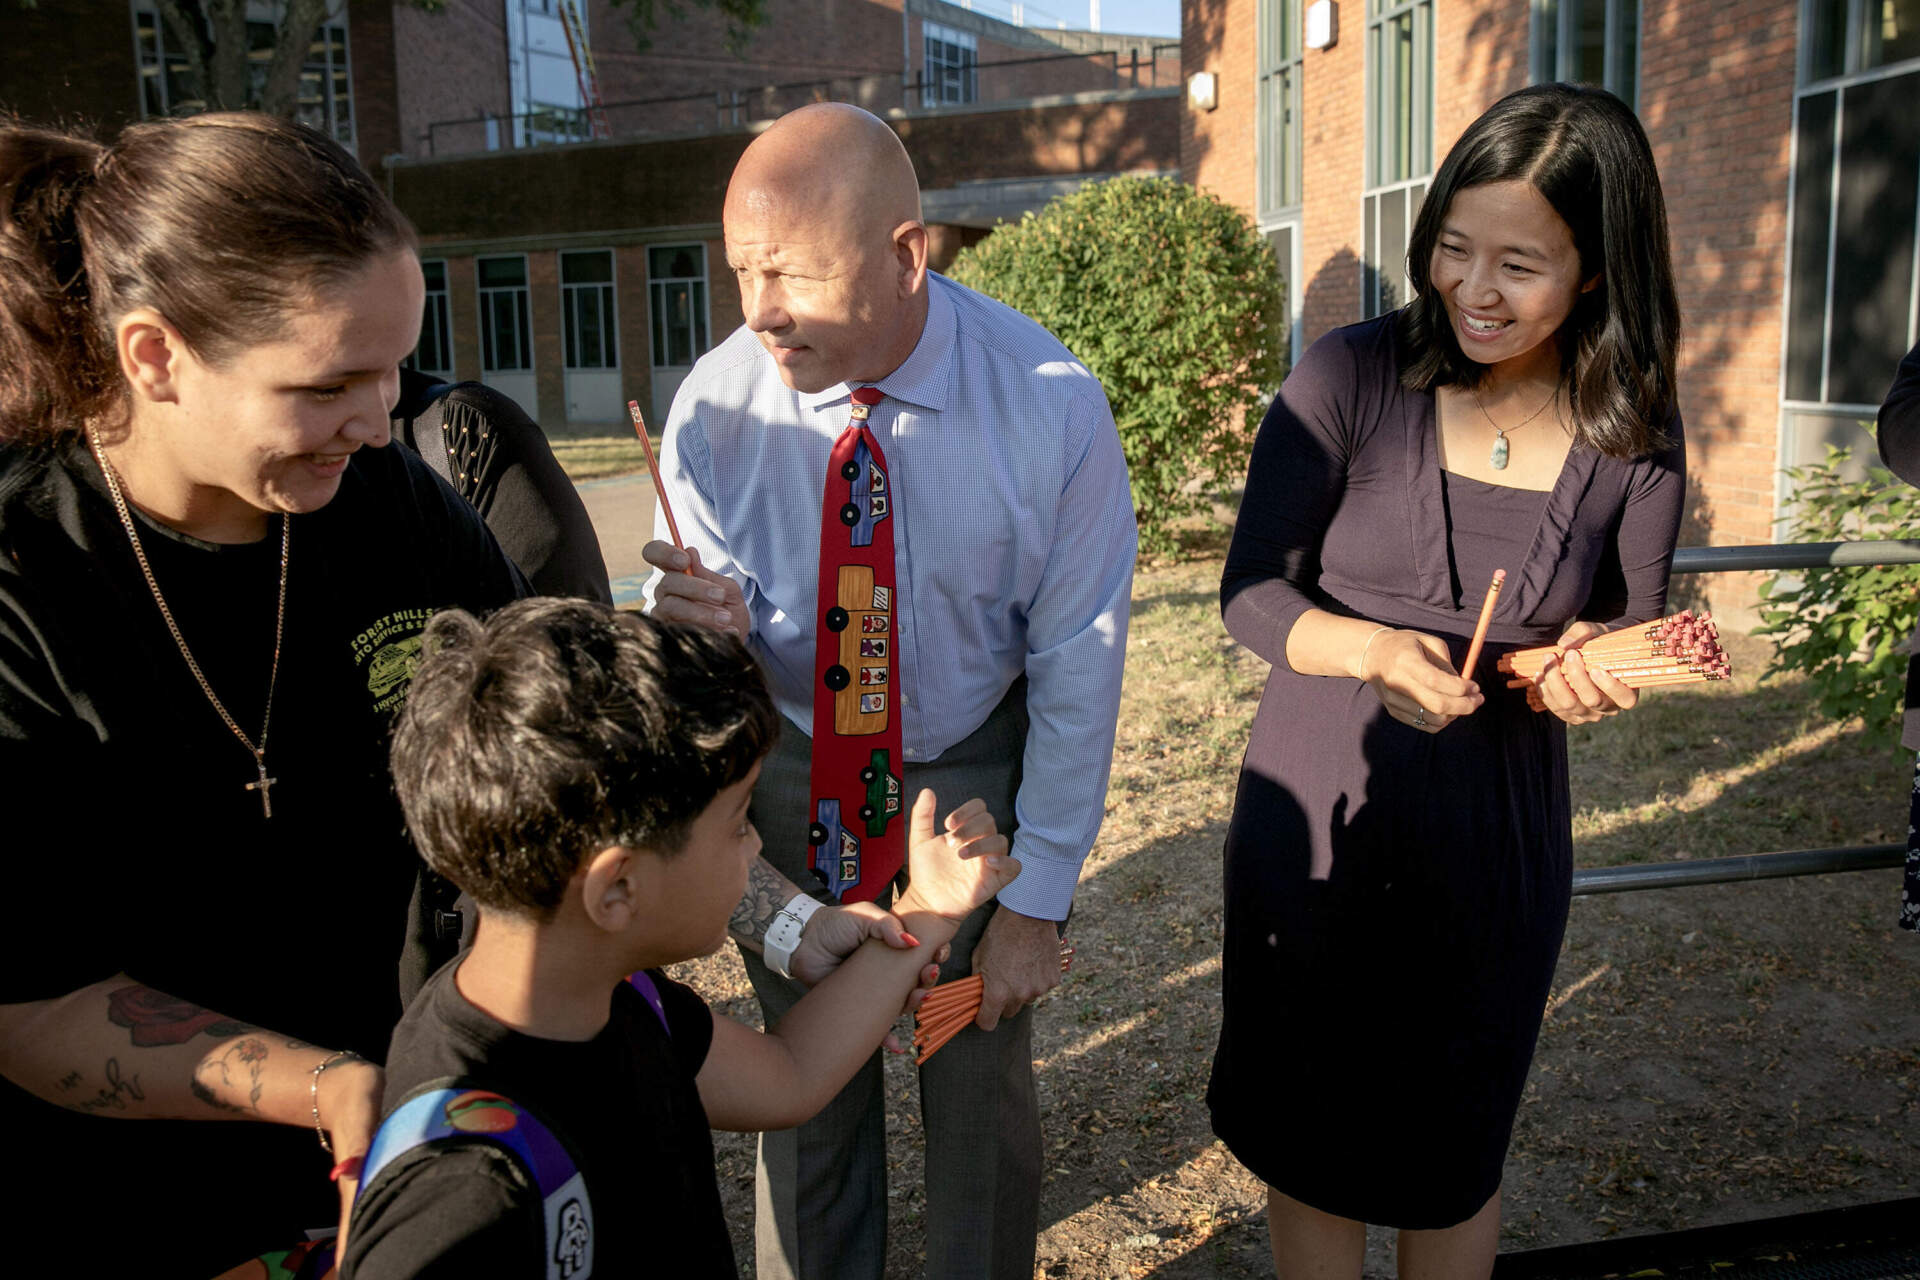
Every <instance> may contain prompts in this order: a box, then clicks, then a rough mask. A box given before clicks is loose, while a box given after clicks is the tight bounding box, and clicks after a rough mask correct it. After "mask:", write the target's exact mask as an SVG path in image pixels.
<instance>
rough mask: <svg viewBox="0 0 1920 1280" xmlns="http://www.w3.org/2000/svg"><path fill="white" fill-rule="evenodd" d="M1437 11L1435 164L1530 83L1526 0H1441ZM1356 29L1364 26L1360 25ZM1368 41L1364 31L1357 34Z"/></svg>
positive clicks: (1528, 23) (1434, 123) (1434, 114)
mask: <svg viewBox="0 0 1920 1280" xmlns="http://www.w3.org/2000/svg"><path fill="white" fill-rule="evenodd" d="M1434 8H1435V13H1434V15H1433V166H1434V168H1436V169H1437V168H1439V167H1440V161H1441V159H1442V158H1443V157H1444V156H1445V155H1446V154H1447V150H1448V148H1450V147H1451V146H1453V144H1454V141H1455V140H1456V139H1458V138H1459V136H1460V135H1461V134H1462V133H1463V132H1465V130H1466V127H1467V126H1468V125H1470V124H1472V123H1473V122H1474V120H1476V119H1477V118H1479V116H1480V113H1481V112H1483V111H1485V110H1486V109H1487V108H1488V107H1490V106H1492V105H1493V104H1494V103H1495V102H1498V101H1499V100H1500V99H1501V98H1503V97H1505V96H1506V95H1507V94H1509V93H1512V92H1513V91H1514V90H1515V89H1518V88H1521V87H1522V86H1524V85H1525V84H1526V83H1527V67H1528V60H1529V48H1530V46H1529V44H1528V41H1529V40H1530V38H1531V33H1532V24H1531V21H1530V20H1529V18H1528V16H1527V9H1528V6H1527V5H1526V3H1525V2H1524V0H1438V3H1437V4H1436V5H1435V6H1434ZM1355 25H1356V27H1358V26H1359V24H1357V23H1356V24H1355ZM1354 35H1355V36H1356V37H1357V38H1362V39H1364V35H1365V32H1364V29H1357V30H1355V32H1354Z"/></svg>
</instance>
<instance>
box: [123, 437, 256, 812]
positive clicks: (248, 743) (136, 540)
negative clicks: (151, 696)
mask: <svg viewBox="0 0 1920 1280" xmlns="http://www.w3.org/2000/svg"><path fill="white" fill-rule="evenodd" d="M87 447H88V448H89V449H91V450H92V451H93V459H94V461H95V462H98V463H99V464H100V474H101V475H103V476H105V477H106V478H107V492H108V493H110V494H112V495H113V509H114V510H115V511H117V512H119V513H120V527H121V528H123V529H125V530H126V531H127V539H128V541H130V542H132V543H133V558H134V559H135V560H138V561H139V562H140V573H141V575H142V576H144V577H145V578H146V580H147V590H149V591H151V592H153V602H154V603H155V604H157V605H159V606H160V616H161V617H162V618H164V619H165V620H166V623H167V630H168V631H169V632H171V633H172V634H173V642H174V643H175V644H177V645H179V646H180V656H181V657H183V658H185V659H186V660H187V670H189V671H191V672H193V678H194V679H195V680H197V681H199V682H200V692H202V693H204V694H206V695H207V701H208V702H211V703H212V704H213V709H214V710H215V711H217V712H219V713H220V719H221V720H222V721H224V722H225V724H226V726H227V728H228V729H230V730H232V731H233V736H234V737H236V738H238V739H240V745H241V746H243V747H245V748H246V749H247V750H248V752H250V753H251V754H252V756H253V767H254V768H255V769H257V770H259V772H260V778H259V780H258V781H257V782H249V783H247V790H249V791H258V792H259V793H260V815H261V816H262V817H264V818H271V817H273V801H272V800H271V799H269V798H268V796H267V790H268V788H270V787H272V786H273V785H274V784H275V783H276V782H278V781H279V779H278V778H269V777H268V776H267V729H268V727H269V726H271V725H272V723H273V688H274V685H275V684H277V683H278V682H279V679H280V640H281V637H282V636H284V635H285V634H286V629H287V546H288V543H289V540H290V534H291V531H292V527H293V521H292V519H290V518H289V517H288V516H286V515H282V516H281V517H280V604H279V607H278V610H277V612H276V613H275V615H274V620H273V668H272V671H271V673H270V674H269V675H268V676H267V709H266V712H265V713H264V714H263V715H262V716H261V717H260V742H259V745H258V746H256V745H254V741H253V739H251V738H249V737H248V736H247V735H246V732H245V731H244V730H242V729H241V728H240V726H239V725H238V724H236V723H235V722H234V719H233V716H232V715H230V714H229V713H228V712H227V708H226V706H225V705H224V704H223V703H222V702H221V701H220V699H219V697H218V696H217V695H215V693H214V692H213V686H212V685H211V684H209V683H207V677H206V673H204V672H203V671H201V670H200V664H199V663H198V662H195V661H194V660H193V650H191V649H189V648H187V640H186V637H185V636H183V635H181V634H180V624H179V623H177V622H175V621H174V620H173V610H171V609H169V608H167V598H166V597H165V596H163V595H161V594H160V583H159V581H158V580H156V579H155V578H154V576H153V566H152V565H150V564H148V563H147V552H146V549H145V548H144V547H142V546H141V545H140V532H139V530H138V529H136V528H135V527H134V523H133V513H132V512H131V511H129V510H128V509H127V500H126V498H125V496H123V495H122V494H121V492H120V478H119V476H117V475H115V474H114V470H113V466H112V464H111V463H109V462H108V461H107V455H106V452H105V451H104V450H103V449H101V447H100V437H99V436H98V435H96V434H95V433H94V429H93V428H92V427H91V426H89V427H88V428H87Z"/></svg>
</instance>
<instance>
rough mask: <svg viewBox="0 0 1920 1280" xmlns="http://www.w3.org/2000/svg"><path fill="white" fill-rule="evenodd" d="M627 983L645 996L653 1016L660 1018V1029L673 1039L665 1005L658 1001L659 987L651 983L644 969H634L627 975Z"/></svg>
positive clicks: (668, 1037) (651, 980)
mask: <svg viewBox="0 0 1920 1280" xmlns="http://www.w3.org/2000/svg"><path fill="white" fill-rule="evenodd" d="M627 985H628V986H630V987H632V988H633V989H634V990H635V991H638V992H639V993H640V994H641V995H643V996H645V997H646V1000H647V1003H648V1004H649V1005H650V1006H652V1008H653V1016H654V1017H656V1018H658V1019H660V1029H661V1030H662V1031H664V1032H666V1033H667V1039H669V1040H671V1039H673V1028H672V1027H670V1026H668V1025H667V1006H666V1005H664V1004H662V1003H660V988H659V987H656V986H654V985H653V979H652V978H651V977H649V976H648V975H647V971H646V970H645V969H635V970H634V971H633V972H632V973H630V974H628V975H627Z"/></svg>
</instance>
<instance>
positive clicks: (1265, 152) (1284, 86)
mask: <svg viewBox="0 0 1920 1280" xmlns="http://www.w3.org/2000/svg"><path fill="white" fill-rule="evenodd" d="M1258 21H1259V33H1258V40H1259V43H1260V68H1259V77H1260V90H1259V94H1260V105H1259V112H1260V115H1259V132H1258V136H1257V138H1256V139H1255V147H1256V155H1257V156H1258V158H1259V170H1260V178H1259V181H1260V210H1259V211H1260V216H1261V218H1262V219H1263V220H1264V219H1265V218H1267V217H1268V216H1269V215H1271V214H1278V213H1282V212H1285V211H1287V210H1291V209H1297V208H1299V207H1300V138H1301V128H1300V70H1301V61H1300V0H1260V10H1259V18H1258Z"/></svg>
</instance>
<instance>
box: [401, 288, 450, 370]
mask: <svg viewBox="0 0 1920 1280" xmlns="http://www.w3.org/2000/svg"><path fill="white" fill-rule="evenodd" d="M435 266H437V267H439V268H440V287H439V288H437V289H436V288H435V287H434V286H433V284H432V283H431V282H428V283H427V286H426V297H425V299H424V301H423V302H422V304H421V310H422V312H423V313H424V314H423V315H422V316H421V319H420V339H421V340H420V342H418V343H415V344H414V348H413V354H412V355H409V356H408V357H407V367H408V368H410V369H414V370H416V371H418V372H420V373H427V374H432V375H433V376H435V377H437V378H445V379H448V380H449V381H451V380H452V378H453V277H452V274H451V271H450V269H449V263H448V262H447V260H446V259H445V258H422V259H421V260H420V274H421V278H422V280H425V279H426V276H427V268H429V267H435ZM436 303H437V304H438V306H436V305H435V304H436ZM430 333H431V334H432V335H433V340H434V343H435V345H436V346H438V347H439V349H440V354H441V355H442V356H444V357H445V359H446V364H445V366H444V367H442V366H436V365H428V364H423V363H422V362H421V359H420V351H421V348H422V347H423V346H424V345H425V344H426V339H427V335H428V334H430Z"/></svg>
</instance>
